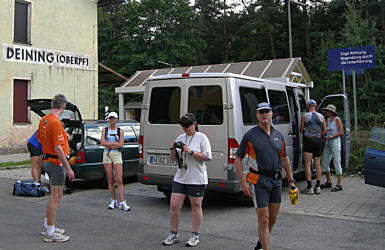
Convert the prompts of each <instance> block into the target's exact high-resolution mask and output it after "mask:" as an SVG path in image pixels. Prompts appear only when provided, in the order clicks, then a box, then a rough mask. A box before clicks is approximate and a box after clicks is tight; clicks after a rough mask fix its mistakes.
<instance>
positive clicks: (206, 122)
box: [182, 77, 229, 180]
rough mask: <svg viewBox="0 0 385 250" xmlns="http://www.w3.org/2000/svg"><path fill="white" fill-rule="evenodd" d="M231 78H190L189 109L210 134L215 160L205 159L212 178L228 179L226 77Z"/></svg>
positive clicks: (188, 89) (187, 110) (201, 130)
mask: <svg viewBox="0 0 385 250" xmlns="http://www.w3.org/2000/svg"><path fill="white" fill-rule="evenodd" d="M228 80H229V78H210V77H208V78H189V80H188V85H187V86H186V87H187V88H186V92H185V94H186V97H187V98H186V100H187V103H186V104H187V105H186V107H187V109H183V108H182V110H183V112H184V113H187V112H188V113H193V114H194V115H195V117H196V119H197V122H198V127H199V131H200V132H202V133H204V134H205V135H207V137H208V139H209V141H210V144H211V152H212V160H211V161H209V162H207V163H206V166H207V174H208V177H209V179H215V180H227V170H226V169H225V165H226V164H227V157H228V155H227V154H228V152H227V147H228V137H229V136H228V109H227V108H226V107H225V104H226V103H228V101H227V88H226V81H228Z"/></svg>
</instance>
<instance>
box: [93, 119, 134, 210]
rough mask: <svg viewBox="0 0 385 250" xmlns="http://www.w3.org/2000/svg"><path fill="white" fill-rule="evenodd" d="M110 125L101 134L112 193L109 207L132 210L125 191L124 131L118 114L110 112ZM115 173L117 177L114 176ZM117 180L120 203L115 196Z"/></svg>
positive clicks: (109, 186)
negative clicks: (119, 123) (118, 122)
mask: <svg viewBox="0 0 385 250" xmlns="http://www.w3.org/2000/svg"><path fill="white" fill-rule="evenodd" d="M107 120H108V127H106V128H103V130H102V136H101V140H100V142H101V145H102V146H104V147H105V149H104V153H103V164H104V169H105V171H106V175H107V180H108V190H109V191H110V195H111V202H110V203H109V205H108V207H107V208H108V209H114V208H119V209H121V210H124V211H130V210H131V208H130V207H129V206H128V205H127V203H126V200H125V199H124V193H123V160H122V153H121V150H122V148H123V143H124V132H123V129H120V128H119V127H117V126H116V122H117V121H118V114H117V113H116V112H110V113H109V114H108V115H107ZM114 174H115V178H114ZM115 182H116V184H117V192H118V197H119V200H120V203H118V202H117V200H116V198H115Z"/></svg>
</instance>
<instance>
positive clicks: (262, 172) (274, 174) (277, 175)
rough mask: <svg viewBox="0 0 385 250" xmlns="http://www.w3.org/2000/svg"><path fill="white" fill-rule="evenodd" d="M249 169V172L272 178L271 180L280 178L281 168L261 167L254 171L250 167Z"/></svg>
mask: <svg viewBox="0 0 385 250" xmlns="http://www.w3.org/2000/svg"><path fill="white" fill-rule="evenodd" d="M249 171H250V173H253V174H257V175H262V176H266V177H269V178H272V179H273V180H279V179H282V174H281V170H279V169H274V170H266V169H261V170H258V171H255V170H254V169H252V168H250V169H249Z"/></svg>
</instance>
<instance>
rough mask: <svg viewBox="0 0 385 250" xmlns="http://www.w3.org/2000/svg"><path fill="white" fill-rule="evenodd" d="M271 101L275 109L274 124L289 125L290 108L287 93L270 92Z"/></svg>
mask: <svg viewBox="0 0 385 250" xmlns="http://www.w3.org/2000/svg"><path fill="white" fill-rule="evenodd" d="M269 99H270V104H271V106H272V108H273V124H282V123H289V122H290V115H289V106H288V104H287V99H286V94H285V92H284V91H275V90H269Z"/></svg>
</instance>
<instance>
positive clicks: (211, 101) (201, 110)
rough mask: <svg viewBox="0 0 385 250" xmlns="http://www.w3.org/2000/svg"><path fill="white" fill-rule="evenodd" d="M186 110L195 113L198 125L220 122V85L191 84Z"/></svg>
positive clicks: (221, 114)
mask: <svg viewBox="0 0 385 250" xmlns="http://www.w3.org/2000/svg"><path fill="white" fill-rule="evenodd" d="M188 112H189V113H193V114H194V115H195V117H196V119H197V122H198V124H199V125H220V124H222V123H223V98H222V88H221V86H218V85H212V86H191V87H190V88H189V90H188Z"/></svg>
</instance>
